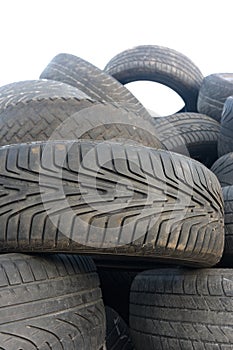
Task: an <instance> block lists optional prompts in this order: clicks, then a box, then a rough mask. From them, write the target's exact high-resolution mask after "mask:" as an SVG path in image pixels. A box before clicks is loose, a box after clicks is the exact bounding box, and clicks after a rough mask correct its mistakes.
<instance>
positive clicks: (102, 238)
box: [0, 141, 224, 266]
mask: <svg viewBox="0 0 233 350" xmlns="http://www.w3.org/2000/svg"><path fill="white" fill-rule="evenodd" d="M0 185H1V187H0V190H1V192H0V194H1V197H2V198H3V201H2V204H1V206H0V251H2V252H3V251H12V250H13V251H34V252H35V251H38V252H39V251H43V252H44V251H50V252H75V253H85V254H87V253H88V254H98V255H101V254H109V255H114V256H116V255H121V256H122V255H125V256H134V257H136V256H139V257H145V258H146V257H149V258H154V259H159V260H162V261H165V262H168V261H172V262H179V263H182V264H190V265H194V266H196V265H198V266H211V265H214V264H216V263H217V262H218V261H219V259H220V258H221V255H222V250H223V242H224V231H223V204H222V194H221V188H220V185H219V182H218V181H217V178H216V177H215V175H214V174H213V173H212V172H211V171H209V170H208V169H207V168H206V167H204V166H203V165H202V164H200V163H199V162H195V161H194V160H191V159H190V158H187V157H184V156H182V155H179V154H176V153H170V152H167V151H162V150H155V149H150V148H146V147H141V146H137V147H136V146H130V145H126V144H120V143H108V142H105V143H101V142H100V143H98V142H90V141H79V142H65V141H57V142H50V143H33V144H23V145H12V146H5V147H2V148H1V149H0Z"/></svg>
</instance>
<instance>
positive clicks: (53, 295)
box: [0, 254, 105, 350]
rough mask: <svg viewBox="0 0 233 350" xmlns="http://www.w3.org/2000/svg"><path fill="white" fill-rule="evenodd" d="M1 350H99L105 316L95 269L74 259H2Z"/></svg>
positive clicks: (17, 256)
mask: <svg viewBox="0 0 233 350" xmlns="http://www.w3.org/2000/svg"><path fill="white" fill-rule="evenodd" d="M0 293H1V300H0V312H1V319H0V348H1V349H2V350H16V349H24V350H26V349H28V350H29V349H30V350H31V349H54V350H55V349H56V350H70V349H83V350H90V349H95V350H100V348H101V347H102V345H103V344H104V340H105V311H104V305H103V302H102V298H101V290H100V288H99V279H98V275H97V273H96V269H95V265H94V263H93V261H92V260H91V259H90V258H86V257H78V256H77V255H67V256H66V255H62V254H61V255H50V256H49V255H47V256H46V255H42V256H38V255H37V256H36V255H34V256H30V255H24V254H3V255H1V256H0Z"/></svg>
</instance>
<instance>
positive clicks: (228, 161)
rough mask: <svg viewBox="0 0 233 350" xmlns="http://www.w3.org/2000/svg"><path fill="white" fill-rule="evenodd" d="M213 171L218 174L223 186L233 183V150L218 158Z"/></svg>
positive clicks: (212, 168)
mask: <svg viewBox="0 0 233 350" xmlns="http://www.w3.org/2000/svg"><path fill="white" fill-rule="evenodd" d="M211 171H212V172H213V173H214V174H215V175H216V176H217V178H218V180H219V182H220V184H221V186H222V187H225V186H231V185H233V152H231V153H227V154H225V155H224V156H222V157H220V158H219V159H218V160H216V162H215V163H214V164H213V165H212V167H211Z"/></svg>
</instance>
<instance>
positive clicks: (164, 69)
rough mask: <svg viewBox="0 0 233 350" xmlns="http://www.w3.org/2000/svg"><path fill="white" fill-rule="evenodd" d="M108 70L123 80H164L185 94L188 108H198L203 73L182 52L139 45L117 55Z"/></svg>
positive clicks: (184, 97)
mask: <svg viewBox="0 0 233 350" xmlns="http://www.w3.org/2000/svg"><path fill="white" fill-rule="evenodd" d="M104 70H105V72H107V73H108V74H110V75H112V76H113V77H114V78H116V79H117V80H118V81H119V82H120V83H122V84H127V83H130V82H133V81H137V80H150V81H154V82H157V83H161V84H164V85H166V86H168V87H170V88H171V89H173V90H174V91H176V92H177V93H178V94H179V95H180V96H181V97H182V99H183V100H184V102H185V111H186V112H196V111H197V97H198V92H199V88H200V86H201V82H202V79H203V75H202V73H201V72H200V70H199V69H198V68H197V67H196V65H195V64H194V63H193V62H192V61H191V60H190V59H189V58H188V57H186V56H185V55H183V54H182V53H180V52H177V51H175V50H172V49H170V48H167V47H162V46H156V45H142V46H137V47H135V48H132V49H129V50H125V51H123V52H121V53H119V54H118V55H116V56H115V57H113V58H112V59H111V60H110V62H109V63H108V64H107V65H106V67H105V69H104Z"/></svg>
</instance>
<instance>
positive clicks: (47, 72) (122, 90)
mask: <svg viewBox="0 0 233 350" xmlns="http://www.w3.org/2000/svg"><path fill="white" fill-rule="evenodd" d="M40 79H51V80H57V81H61V82H63V83H66V84H69V85H72V86H74V87H76V88H78V89H80V90H81V91H83V92H84V93H85V94H87V95H88V96H90V97H91V98H93V99H94V100H96V101H105V102H112V103H117V104H120V105H121V106H122V107H127V108H128V109H129V110H131V111H132V112H134V113H137V114H138V116H141V117H143V118H150V114H149V112H148V111H147V110H146V108H144V107H143V105H142V104H141V103H140V102H139V101H138V99H137V98H136V97H135V96H134V95H133V94H132V93H131V92H130V91H129V90H128V89H127V88H126V87H125V86H123V85H122V84H120V83H119V82H118V81H117V80H116V79H114V78H113V77H112V76H111V75H109V74H107V73H106V72H104V71H102V70H101V69H99V68H97V67H96V66H94V65H93V64H91V63H90V62H88V61H86V60H84V59H82V58H80V57H77V56H74V55H71V54H67V53H60V54H58V55H56V56H55V57H54V58H53V59H52V60H51V62H50V63H49V64H48V66H47V67H46V68H45V69H44V71H43V72H42V73H41V75H40Z"/></svg>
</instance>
